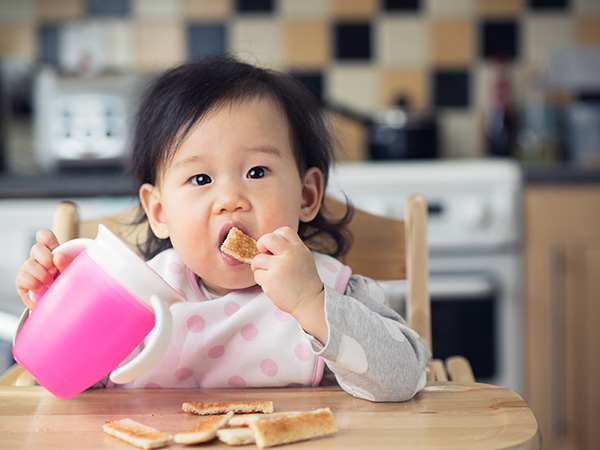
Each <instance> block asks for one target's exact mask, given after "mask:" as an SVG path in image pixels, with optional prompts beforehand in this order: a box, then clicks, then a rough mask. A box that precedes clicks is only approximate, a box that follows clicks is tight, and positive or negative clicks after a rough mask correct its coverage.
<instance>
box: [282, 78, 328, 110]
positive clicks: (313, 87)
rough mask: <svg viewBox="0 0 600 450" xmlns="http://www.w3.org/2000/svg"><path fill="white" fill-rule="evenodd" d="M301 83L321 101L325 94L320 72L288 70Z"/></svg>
mask: <svg viewBox="0 0 600 450" xmlns="http://www.w3.org/2000/svg"><path fill="white" fill-rule="evenodd" d="M289 73H290V75H292V76H293V77H294V78H296V79H297V80H298V81H300V83H302V85H303V86H304V87H305V88H306V89H308V90H309V91H310V92H311V93H312V94H313V95H314V96H315V98H316V99H317V100H318V101H319V102H320V103H323V101H324V99H325V95H324V92H323V74H322V73H321V72H289Z"/></svg>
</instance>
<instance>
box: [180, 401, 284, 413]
mask: <svg viewBox="0 0 600 450" xmlns="http://www.w3.org/2000/svg"><path fill="white" fill-rule="evenodd" d="M181 409H183V410H184V411H185V412H188V413H192V414H198V415H200V416H205V415H210V414H225V413H228V412H230V411H232V412H234V413H258V412H261V413H272V412H273V402H272V401H242V402H185V403H183V405H181Z"/></svg>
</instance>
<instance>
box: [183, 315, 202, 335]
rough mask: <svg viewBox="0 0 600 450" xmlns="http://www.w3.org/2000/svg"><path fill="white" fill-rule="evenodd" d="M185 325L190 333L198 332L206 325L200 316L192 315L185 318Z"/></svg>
mask: <svg viewBox="0 0 600 450" xmlns="http://www.w3.org/2000/svg"><path fill="white" fill-rule="evenodd" d="M186 325H187V329H188V330H190V331H191V332H192V333H200V332H201V331H203V330H204V327H206V321H205V320H204V318H203V317H202V316H198V315H193V316H190V318H189V319H188V320H187V322H186Z"/></svg>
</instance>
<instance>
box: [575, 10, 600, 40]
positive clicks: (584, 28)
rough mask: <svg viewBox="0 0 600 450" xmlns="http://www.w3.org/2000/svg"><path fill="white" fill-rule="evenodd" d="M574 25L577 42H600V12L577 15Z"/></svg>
mask: <svg viewBox="0 0 600 450" xmlns="http://www.w3.org/2000/svg"><path fill="white" fill-rule="evenodd" d="M574 27H575V41H576V42H577V44H583V45H598V44H600V14H597V15H588V16H585V17H583V16H581V17H576V18H575V24H574Z"/></svg>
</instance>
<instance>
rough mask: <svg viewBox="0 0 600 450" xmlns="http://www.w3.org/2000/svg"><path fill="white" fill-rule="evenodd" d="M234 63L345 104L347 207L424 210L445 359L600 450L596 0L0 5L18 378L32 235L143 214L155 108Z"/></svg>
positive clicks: (341, 110)
mask: <svg viewBox="0 0 600 450" xmlns="http://www.w3.org/2000/svg"><path fill="white" fill-rule="evenodd" d="M225 52H227V53H232V54H234V55H236V56H237V57H239V58H241V59H244V60H247V61H249V62H251V63H256V64H260V65H263V66H267V67H272V68H275V69H281V70H285V71H289V72H291V73H293V74H294V75H295V76H297V77H298V78H299V79H301V80H302V81H304V82H305V83H306V84H307V86H309V88H310V89H312V90H313V92H314V93H315V94H316V95H317V96H318V97H319V98H320V99H321V100H322V101H323V103H324V105H326V106H327V108H328V109H329V111H330V112H331V119H332V124H333V127H334V131H335V137H336V140H337V154H338V159H339V160H340V161H343V162H348V164H347V165H345V166H344V165H343V164H342V165H340V167H339V173H337V174H336V176H335V177H332V181H334V183H332V184H333V186H334V190H335V189H337V188H341V189H342V190H344V191H345V192H347V193H349V195H351V198H352V199H353V200H354V201H355V202H356V203H357V204H358V205H359V206H361V207H368V208H370V209H371V210H373V211H374V212H380V213H388V214H393V215H395V214H402V203H403V199H404V198H405V197H406V195H407V194H409V193H412V192H415V191H417V192H421V193H424V194H425V195H426V196H427V199H428V202H429V206H430V211H429V212H430V223H429V242H430V252H431V255H430V256H431V257H430V267H431V292H432V309H433V314H434V316H436V315H437V318H436V317H433V321H434V331H435V330H436V329H437V330H441V331H442V332H446V333H449V334H450V335H451V336H452V338H448V337H447V336H442V337H441V338H440V340H439V341H438V342H435V338H434V353H435V352H440V351H443V350H446V349H445V347H448V349H447V350H448V351H449V352H453V351H455V349H456V348H459V350H460V351H461V352H462V351H465V352H467V351H473V353H472V355H473V356H469V357H470V358H471V361H472V362H473V365H474V367H475V369H476V371H477V373H476V375H478V378H479V379H480V380H484V381H490V382H501V383H506V385H507V386H509V387H511V388H513V389H515V390H517V391H518V392H519V393H521V394H522V395H524V397H525V398H526V400H527V401H528V403H529V404H530V405H531V407H532V409H533V410H534V412H535V414H536V417H537V419H538V421H539V424H540V429H541V431H542V435H543V439H544V448H545V449H550V450H553V449H596V448H600V429H599V428H598V426H597V424H598V423H599V422H600V402H598V401H597V399H598V398H600V384H599V383H597V379H598V377H597V374H598V372H599V371H600V356H599V354H598V352H597V350H596V347H597V342H598V341H600V329H599V328H598V327H597V323H596V322H597V318H598V317H600V302H599V301H598V295H597V293H598V292H600V285H599V283H600V75H599V74H600V1H597V0H169V1H167V0H0V218H1V219H0V248H2V250H3V257H2V258H0V372H2V371H3V370H4V368H5V367H8V365H9V364H11V363H12V359H11V358H10V345H11V344H10V341H11V340H12V336H13V334H14V324H15V323H16V320H17V317H18V315H19V314H20V313H21V311H22V304H21V302H20V300H19V299H18V297H17V296H16V293H15V290H14V276H15V274H16V272H17V270H18V267H19V265H20V263H21V261H22V260H24V259H25V258H26V256H27V254H28V251H29V248H30V246H31V243H32V241H33V236H34V233H35V230H37V229H38V228H40V227H43V226H44V227H47V226H49V225H50V224H51V220H52V213H53V210H54V208H55V206H56V204H57V202H58V201H59V200H62V199H65V198H71V199H74V200H76V201H77V202H78V203H79V205H80V207H81V215H82V217H83V218H91V217H96V216H103V215H107V214H110V213H113V212H116V211H119V210H122V209H124V208H126V207H127V206H129V205H130V204H131V201H132V196H133V192H132V191H131V185H130V181H129V178H128V177H126V176H123V175H122V174H121V169H122V165H123V161H124V160H125V158H126V153H127V142H128V139H129V137H130V136H129V130H130V124H131V122H130V120H131V118H132V116H133V114H134V112H135V107H136V104H137V100H138V97H139V93H140V90H141V89H142V88H143V86H144V85H145V83H146V82H147V81H148V80H149V79H150V78H152V77H153V76H154V75H155V74H156V73H158V72H159V71H161V70H163V69H165V68H167V67H170V66H172V65H174V64H177V63H179V62H182V61H185V60H189V59H194V58H199V57H202V56H205V55H208V54H213V53H225ZM389 158H391V159H394V160H395V161H393V162H390V161H386V164H384V165H381V164H379V165H378V164H368V163H365V164H362V165H360V164H358V165H357V162H360V161H363V162H365V161H367V162H372V161H370V160H372V159H378V160H380V159H389ZM338 193H339V192H338ZM393 289H396V287H394V288H393ZM399 290H400V291H402V289H401V287H400V288H399ZM436 310H437V311H439V312H436ZM436 321H437V322H436ZM454 345H456V346H457V347H453V346H454Z"/></svg>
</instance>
